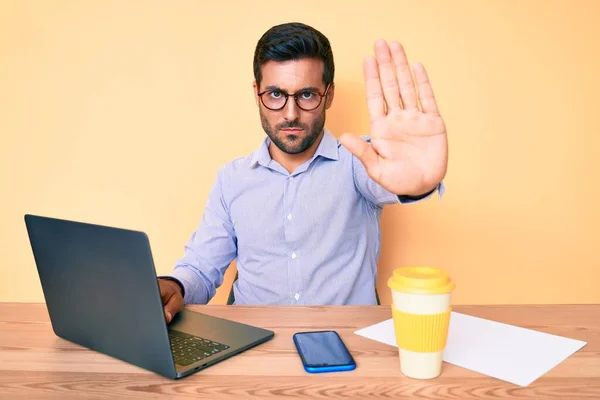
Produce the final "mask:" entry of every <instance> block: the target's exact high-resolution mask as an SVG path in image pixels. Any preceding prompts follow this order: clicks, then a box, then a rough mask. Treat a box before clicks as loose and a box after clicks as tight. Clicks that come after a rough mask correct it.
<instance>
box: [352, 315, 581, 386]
mask: <svg viewBox="0 0 600 400" xmlns="http://www.w3.org/2000/svg"><path fill="white" fill-rule="evenodd" d="M354 333H356V334H358V335H361V336H364V337H366V338H369V339H373V340H376V341H379V342H382V343H386V344H389V345H390V346H394V347H397V345H396V337H395V333H394V322H393V320H392V319H388V320H386V321H383V322H380V323H378V324H375V325H371V326H369V327H366V328H363V329H359V330H357V331H356V332H354ZM586 344H587V343H586V342H583V341H580V340H574V339H568V338H564V337H561V336H556V335H551V334H548V333H544V332H538V331H534V330H531V329H525V328H520V327H517V326H514V325H508V324H504V323H500V322H496V321H490V320H487V319H483V318H478V317H473V316H470V315H465V314H460V313H456V312H452V314H451V317H450V327H449V330H448V342H447V345H446V349H445V350H444V361H446V362H449V363H451V364H454V365H458V366H460V367H463V368H466V369H469V370H472V371H475V372H479V373H482V374H485V375H488V376H491V377H494V378H497V379H501V380H504V381H507V382H510V383H514V384H516V385H519V386H527V385H529V384H531V383H532V382H533V381H535V380H536V379H538V378H539V377H540V376H542V375H544V374H545V373H546V372H548V371H549V370H551V369H552V368H554V367H555V366H557V365H558V364H560V363H561V362H562V361H564V360H565V359H566V358H567V357H569V356H571V355H572V354H573V353H575V352H576V351H578V350H579V349H581V348H582V347H583V346H585V345H586Z"/></svg>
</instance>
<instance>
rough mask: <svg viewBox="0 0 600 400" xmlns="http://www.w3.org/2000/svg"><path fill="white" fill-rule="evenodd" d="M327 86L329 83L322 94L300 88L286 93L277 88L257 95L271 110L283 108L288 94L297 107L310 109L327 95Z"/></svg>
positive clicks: (313, 108) (315, 106)
mask: <svg viewBox="0 0 600 400" xmlns="http://www.w3.org/2000/svg"><path fill="white" fill-rule="evenodd" d="M329 88H331V84H329V85H327V88H326V89H325V93H323V94H321V93H320V92H318V91H315V90H301V91H299V92H296V93H286V92H284V91H283V90H279V89H274V90H265V91H263V92H260V93H258V97H260V101H261V103H263V105H264V106H265V107H266V108H268V109H269V110H271V111H279V110H281V109H283V107H285V105H286V104H287V101H288V97H290V96H293V97H294V100H295V101H296V105H297V106H298V108H300V109H301V110H304V111H312V110H315V109H317V107H319V106H320V105H321V101H322V100H323V97H325V96H326V95H327V92H329ZM265 95H266V96H265Z"/></svg>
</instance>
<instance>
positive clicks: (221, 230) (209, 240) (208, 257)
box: [170, 170, 237, 304]
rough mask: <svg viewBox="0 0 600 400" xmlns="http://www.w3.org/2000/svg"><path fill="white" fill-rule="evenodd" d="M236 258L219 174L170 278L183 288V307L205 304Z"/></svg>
mask: <svg viewBox="0 0 600 400" xmlns="http://www.w3.org/2000/svg"><path fill="white" fill-rule="evenodd" d="M236 255H237V239H236V236H235V231H234V229H233V224H232V223H231V220H230V218H229V212H228V210H227V207H226V203H225V201H224V199H223V192H222V170H220V171H219V174H218V175H217V180H216V182H215V184H214V185H213V188H212V190H211V192H210V194H209V198H208V202H207V204H206V208H205V210H204V214H203V216H202V220H201V221H200V225H199V226H198V228H197V229H196V231H195V232H194V233H193V234H192V236H191V238H190V239H189V241H188V242H187V244H186V246H185V254H184V256H183V257H182V258H181V259H180V260H178V261H177V263H176V264H175V268H174V270H173V273H172V274H171V275H170V277H172V278H175V279H177V281H179V283H180V284H181V286H182V289H183V290H182V295H183V300H184V303H185V304H207V303H208V302H209V301H210V299H211V298H212V297H213V296H214V295H215V293H216V289H217V288H218V287H219V286H221V284H222V283H223V276H224V275H225V271H226V270H227V268H228V267H229V265H230V264H231V262H232V261H233V260H234V259H235V257H236Z"/></svg>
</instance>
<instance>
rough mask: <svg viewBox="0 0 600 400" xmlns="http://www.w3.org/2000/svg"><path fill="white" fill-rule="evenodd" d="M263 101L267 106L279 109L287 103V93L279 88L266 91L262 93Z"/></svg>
mask: <svg viewBox="0 0 600 400" xmlns="http://www.w3.org/2000/svg"><path fill="white" fill-rule="evenodd" d="M262 101H263V104H264V105H265V107H267V108H272V109H278V108H281V107H283V105H284V104H285V95H284V94H283V93H281V92H280V91H278V90H275V91H272V92H266V93H265V94H263V95H262Z"/></svg>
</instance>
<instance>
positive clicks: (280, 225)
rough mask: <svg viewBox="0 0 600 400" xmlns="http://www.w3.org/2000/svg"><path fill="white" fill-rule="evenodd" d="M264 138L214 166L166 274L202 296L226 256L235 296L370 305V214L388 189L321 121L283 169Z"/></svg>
mask: <svg viewBox="0 0 600 400" xmlns="http://www.w3.org/2000/svg"><path fill="white" fill-rule="evenodd" d="M367 140H368V139H367ZM269 142H270V139H269V138H268V137H266V138H265V140H264V141H263V143H262V144H261V146H260V147H259V148H258V149H257V150H256V151H254V152H253V153H251V154H250V155H249V156H247V157H243V158H238V159H235V160H233V161H231V162H229V163H228V164H226V165H224V166H223V167H221V168H220V169H219V170H218V173H217V179H216V182H215V183H214V185H213V187H212V189H211V192H210V195H209V198H208V201H207V204H206V208H205V210H204V214H203V216H202V219H201V221H200V224H199V226H198V228H197V230H196V231H195V232H194V233H193V234H192V236H191V238H190V240H189V241H188V243H187V244H186V246H185V254H184V256H183V257H182V258H181V259H180V260H178V261H177V263H176V265H175V268H174V270H173V273H172V274H171V276H173V277H175V278H177V279H178V280H179V281H180V282H181V283H182V284H183V287H184V292H185V296H184V302H185V303H186V304H190V303H195V304H206V303H207V302H208V301H209V300H210V299H211V298H212V297H213V296H214V295H215V293H216V288H217V287H219V286H220V285H221V284H222V283H223V276H224V274H225V271H226V270H227V268H228V266H229V265H230V263H231V262H232V261H233V260H234V259H236V265H237V268H238V274H239V277H238V280H237V281H236V282H235V283H234V294H235V304H280V305H296V304H297V305H308V304H310V305H314V304H319V305H320V304H328V305H344V304H363V305H372V304H376V297H375V286H376V283H377V261H378V258H379V253H380V244H381V242H380V225H379V220H380V215H381V211H382V208H383V206H384V205H385V204H396V203H401V201H400V200H399V198H398V196H396V195H395V194H393V193H390V192H389V191H387V190H385V189H384V188H382V187H381V186H380V185H379V184H377V183H375V182H374V181H373V180H372V179H371V178H370V177H369V176H368V175H367V172H366V170H365V168H364V166H363V164H362V163H361V162H360V160H358V159H357V158H356V157H355V156H353V155H352V153H350V152H349V151H348V150H347V149H346V148H345V147H343V146H341V145H340V143H339V142H338V140H337V139H336V138H335V136H333V135H332V134H331V133H330V132H329V131H328V130H327V129H325V134H324V136H323V139H322V140H321V143H319V146H318V148H317V150H316V152H315V155H314V156H313V157H312V158H311V159H310V160H308V161H306V162H305V163H304V164H302V165H300V166H298V167H297V168H296V170H295V171H294V172H293V173H292V174H290V173H288V171H286V170H285V169H284V168H283V167H282V166H281V165H280V164H279V163H277V162H276V161H274V160H272V159H271V156H270V155H269V151H268V146H269ZM437 189H438V193H439V196H440V197H441V195H442V194H443V191H444V186H443V184H442V183H440V185H438V188H437ZM428 197H429V196H428Z"/></svg>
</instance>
